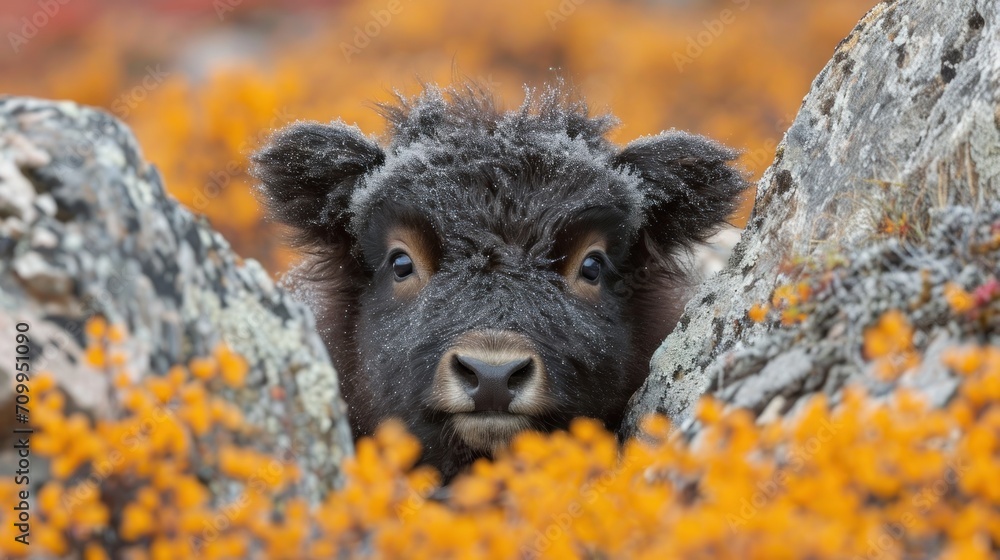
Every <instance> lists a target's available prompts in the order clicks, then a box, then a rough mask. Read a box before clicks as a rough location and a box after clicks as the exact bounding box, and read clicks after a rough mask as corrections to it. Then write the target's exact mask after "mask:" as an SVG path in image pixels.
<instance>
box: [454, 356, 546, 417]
mask: <svg viewBox="0 0 1000 560" xmlns="http://www.w3.org/2000/svg"><path fill="white" fill-rule="evenodd" d="M534 362H535V360H534V359H533V357H532V356H531V355H524V356H519V357H516V358H514V359H511V360H509V361H505V362H503V363H494V362H488V361H485V360H482V359H479V358H476V357H474V356H472V355H469V354H462V353H456V354H455V355H454V360H453V362H452V367H451V369H452V372H453V374H454V375H455V376H456V377H457V378H458V379H459V380H460V382H461V384H462V386H463V388H464V389H465V392H466V394H468V395H469V396H470V397H472V402H473V403H474V404H475V407H476V412H486V411H499V412H507V408H508V407H509V406H510V403H511V402H513V400H514V398H515V397H516V396H517V392H518V390H519V389H521V388H522V387H523V386H524V385H525V384H526V383H527V382H528V380H529V379H530V378H531V376H532V375H535V373H536V372H535V369H536V368H535V363H534Z"/></svg>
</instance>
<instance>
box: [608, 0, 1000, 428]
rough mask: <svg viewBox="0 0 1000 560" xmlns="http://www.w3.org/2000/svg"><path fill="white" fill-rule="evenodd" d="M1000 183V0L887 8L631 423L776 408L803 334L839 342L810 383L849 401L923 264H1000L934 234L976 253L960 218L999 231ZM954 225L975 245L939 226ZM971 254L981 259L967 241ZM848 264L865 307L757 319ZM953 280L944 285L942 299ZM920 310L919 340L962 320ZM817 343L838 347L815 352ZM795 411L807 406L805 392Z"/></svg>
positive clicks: (815, 99)
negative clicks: (798, 320) (863, 343)
mask: <svg viewBox="0 0 1000 560" xmlns="http://www.w3.org/2000/svg"><path fill="white" fill-rule="evenodd" d="M998 194H1000V4H998V3H997V2H995V1H994V0H954V1H950V2H940V1H938V0H905V1H903V0H901V1H898V2H882V3H880V4H879V5H877V6H876V7H875V8H873V9H872V11H871V12H870V13H869V14H868V15H866V16H865V17H864V18H863V19H862V20H861V22H860V23H859V24H858V26H857V27H856V28H855V29H854V31H853V32H852V33H851V34H850V35H849V36H848V37H847V38H846V39H844V41H843V42H841V44H840V46H839V47H838V48H837V50H836V52H835V54H834V57H833V59H832V60H831V61H830V62H829V63H828V64H827V66H826V67H825V68H824V69H823V71H822V72H821V73H820V74H819V76H818V77H817V78H816V80H815V81H814V82H813V85H812V89H811V91H810V93H809V94H808V95H807V96H806V98H805V100H804V101H803V104H802V107H801V109H800V111H799V114H798V116H797V117H796V119H795V121H794V123H793V124H792V127H791V128H790V129H789V130H788V132H787V133H786V135H785V138H784V140H783V141H782V142H781V144H780V145H779V146H778V149H777V154H776V157H775V161H774V163H773V164H772V166H771V167H770V168H769V169H768V170H767V172H765V174H764V176H763V177H762V179H761V180H760V182H759V183H758V191H757V200H756V202H755V207H754V210H753V213H752V215H751V217H750V220H749V222H748V225H747V228H746V230H745V231H744V233H743V236H742V239H741V241H740V243H739V244H738V245H737V246H736V248H735V249H734V251H733V256H732V258H731V259H730V261H729V263H728V265H727V266H726V268H725V269H724V270H722V271H721V272H720V273H719V274H718V275H716V276H715V277H713V278H711V279H709V280H708V281H706V282H705V283H703V284H702V285H701V287H700V289H699V290H698V292H697V294H696V295H695V296H694V297H693V298H692V299H691V302H692V303H690V304H689V305H688V306H687V309H686V310H685V313H684V315H683V316H682V318H681V322H680V324H679V326H678V327H677V329H676V330H675V332H673V333H672V334H671V335H670V336H669V337H667V339H666V340H665V341H664V343H663V345H662V346H661V347H660V349H659V350H658V351H657V353H656V354H655V355H654V356H653V359H652V361H651V374H650V377H649V379H648V380H647V382H646V384H645V385H644V386H643V387H642V388H641V389H640V390H639V391H638V392H637V393H636V394H635V395H634V396H633V399H632V401H631V402H630V406H629V411H628V415H627V419H626V423H625V427H624V429H623V431H624V432H625V433H626V434H628V433H632V432H634V429H635V427H636V425H637V422H638V420H639V419H641V418H642V417H643V416H645V415H647V414H650V413H654V412H658V413H663V414H666V415H667V416H669V417H670V418H672V419H673V420H675V421H676V422H677V423H678V425H682V424H684V423H685V419H687V418H688V417H689V416H690V413H691V409H692V405H693V404H694V403H695V402H696V400H697V399H698V398H699V397H700V396H701V395H703V394H706V393H708V392H715V393H716V396H718V397H720V398H723V399H724V400H726V401H727V402H737V401H738V402H740V403H752V404H753V406H755V407H764V406H766V405H767V403H768V402H769V401H770V398H769V396H768V395H770V394H771V393H774V392H775V391H776V388H775V387H774V385H775V384H776V383H777V381H775V382H774V383H772V382H767V381H764V380H761V379H759V378H760V377H761V376H764V375H765V374H764V372H763V371H762V368H764V364H765V363H766V362H767V361H768V360H769V359H771V358H774V357H776V356H781V355H783V353H784V352H787V351H788V349H790V348H792V344H795V345H797V346H799V347H806V344H807V340H809V341H813V340H815V341H820V340H826V344H825V345H822V346H824V347H823V348H812V349H811V353H812V355H813V356H814V357H813V360H814V366H815V367H817V368H818V369H817V370H816V373H814V374H811V375H819V376H825V378H824V379H822V380H821V381H820V382H813V383H811V384H809V385H808V386H809V387H814V389H812V391H824V392H830V393H832V394H834V396H835V393H836V391H838V390H839V388H840V387H841V386H842V385H843V382H844V381H846V379H848V378H859V379H868V380H869V381H870V377H866V375H865V374H864V369H865V363H864V360H863V359H862V357H861V356H860V354H859V353H858V352H857V348H858V347H857V346H856V344H857V343H858V341H859V340H860V337H861V334H862V329H863V327H864V326H866V325H870V324H871V323H872V321H874V320H875V318H876V317H877V316H878V314H879V313H881V312H882V311H885V310H886V309H888V308H890V307H892V306H895V305H904V304H908V303H912V302H903V301H900V300H899V298H900V297H902V296H903V295H904V294H905V295H908V296H913V297H917V296H919V295H920V294H919V293H916V294H915V293H913V291H912V290H911V289H910V288H912V287H914V285H917V286H921V285H922V283H921V282H919V281H918V278H919V276H920V274H921V272H920V271H921V270H928V271H930V273H931V274H932V275H933V276H934V281H935V282H940V283H943V282H945V281H947V280H949V279H950V280H956V281H960V280H962V279H964V280H966V281H969V282H972V281H974V280H975V279H976V278H980V277H983V276H984V275H985V274H987V273H989V272H990V271H989V270H988V269H989V267H991V266H992V267H994V268H993V270H994V271H995V270H996V268H997V267H996V260H995V259H996V255H995V253H993V254H990V255H986V257H987V258H985V259H984V258H981V257H979V258H977V259H978V260H977V259H971V260H969V259H968V258H957V257H958V256H957V255H953V256H952V257H949V256H947V255H943V254H941V253H940V251H939V250H938V249H940V247H934V246H933V244H934V243H938V244H942V246H947V247H950V248H953V249H961V244H962V242H964V241H969V239H970V238H969V236H968V232H962V231H958V230H954V231H953V230H951V229H948V228H951V227H953V226H955V224H957V223H960V222H962V221H963V220H964V221H965V223H966V224H967V225H968V226H970V227H972V228H973V229H974V230H976V231H979V230H978V229H976V228H989V227H990V224H989V223H988V220H989V219H992V218H993V217H995V212H996V210H995V201H997V200H998V198H1000V197H998ZM904 217H905V220H906V227H907V229H908V231H907V232H906V235H905V237H906V238H907V242H906V243H905V244H903V245H900V246H897V247H895V248H893V247H891V244H892V243H893V241H892V240H891V239H888V237H889V236H887V235H886V234H885V233H883V230H884V225H885V224H886V223H892V222H896V223H901V222H900V220H901V219H902V218H904ZM942 220H943V221H944V222H947V224H948V225H947V226H946V228H945V229H947V230H948V231H950V232H952V233H953V234H955V235H959V236H960V240H961V239H963V238H964V241H958V242H955V241H953V240H949V239H945V238H944V237H933V238H932V237H929V236H928V235H929V232H930V231H931V229H932V228H934V227H936V225H938V224H940V223H942ZM879 244H881V245H879ZM876 245H878V247H875V248H873V246H876ZM913 245H916V246H918V247H920V250H922V251H923V253H921V254H922V257H921V258H926V259H928V260H927V262H925V263H917V262H915V261H912V260H909V261H907V264H906V265H905V266H904V265H903V264H900V265H899V266H895V265H893V266H881V265H879V264H878V263H876V262H874V261H871V260H868V261H867V262H868V264H867V265H864V266H862V265H859V264H858V262H859V260H864V259H866V258H870V257H871V256H873V255H874V256H876V257H877V258H890V257H891V258H897V260H898V259H900V258H905V257H906V255H908V254H909V253H910V252H911V251H912V246H913ZM866 251H867V253H866ZM959 252H960V253H963V251H959ZM866 255H867V256H866ZM953 257H956V258H953ZM964 257H971V255H969V254H968V253H967V251H966V252H964ZM904 260H905V259H904ZM845 262H846V263H849V264H850V265H851V266H850V267H848V268H847V269H843V270H841V272H840V273H838V274H836V275H835V276H834V280H832V281H833V282H835V283H836V282H841V283H843V282H848V281H849V282H850V283H851V286H850V288H849V293H850V294H851V297H852V298H854V301H853V303H854V304H855V305H856V307H849V306H846V303H847V302H846V301H841V300H839V299H838V298H841V297H843V296H844V293H841V292H839V291H837V290H840V289H841V287H839V286H834V287H832V288H831V290H832V291H831V292H830V293H828V294H824V295H821V296H817V297H818V298H820V299H822V298H827V299H825V300H823V301H824V302H827V303H828V305H826V306H825V307H824V305H822V304H820V305H818V306H817V308H816V309H813V310H812V311H811V314H810V316H809V318H808V319H807V320H806V321H805V323H802V324H800V325H797V326H795V327H793V328H790V329H784V328H779V327H778V326H776V325H774V324H773V323H771V322H764V323H761V324H756V323H753V322H751V321H749V320H748V319H747V315H746V314H747V311H748V310H749V309H750V307H751V306H752V305H754V304H755V303H758V302H768V301H770V300H771V296H772V294H773V292H774V290H775V288H776V287H778V286H780V285H783V284H790V283H793V282H798V281H800V280H803V279H804V278H805V279H808V278H809V277H810V274H815V273H816V272H817V271H823V270H830V269H837V266H835V265H837V264H838V263H845ZM906 266H917V267H919V268H918V269H917V270H912V269H909V268H906ZM935 267H937V268H935ZM852 273H853V274H865V275H868V276H864V277H852V276H850V274H852ZM974 277H975V278H974ZM914 282H917V284H914ZM940 283H939V284H935V286H936V289H937V290H938V292H937V293H936V294H935V296H936V297H939V298H940V297H941V294H940V289H941V284H940ZM702 301H712V302H713V303H712V304H709V305H706V304H702V303H700V302H702ZM838 302H840V303H838ZM931 307H933V306H931ZM906 308H907V309H908V308H909V307H908V306H907V307H906ZM913 313H914V315H913V316H912V318H913V319H914V321H915V323H917V325H918V335H917V337H916V338H917V339H919V340H918V342H920V341H922V340H923V341H925V339H929V338H930V336H931V335H930V334H928V333H927V332H926V329H937V328H938V327H936V326H934V325H932V321H933V320H941V321H945V322H947V321H948V320H949V319H948V317H947V316H946V314H945V312H944V310H943V309H941V308H934V309H917V310H915V311H914V312H913ZM836 325H839V326H837V327H836V329H837V330H838V331H840V333H839V334H840V339H839V340H838V341H836V342H834V341H833V339H826V338H825V337H826V335H827V332H826V331H824V330H823V329H832V328H834V327H835V326H836ZM987 327H989V328H992V326H987ZM935 332H936V330H935ZM994 333H995V331H994ZM921 337H922V338H921ZM851 348H854V349H855V351H854V353H853V355H852V354H851V353H850V352H849V349H851ZM816 352H825V353H826V355H825V357H823V358H822V359H820V360H819V362H815V360H816V359H817V358H816ZM771 372H774V373H773V374H774V375H777V374H779V371H778V370H777V369H769V370H768V371H767V374H766V375H767V376H770V375H772V373H771ZM748 377H753V378H754V380H753V381H742V382H741V383H742V386H741V387H739V388H735V387H733V386H732V385H727V383H735V382H740V381H739V380H740V379H744V380H745V379H746V378H748ZM793 377H794V376H793ZM719 380H721V381H719ZM713 382H714V383H715V385H714V386H713ZM789 382H790V383H799V382H800V380H798V379H797V378H796V379H789ZM777 384H780V383H777ZM872 387H873V389H875V388H876V387H875V386H874V384H873V385H872ZM755 388H756V389H755ZM883 390H887V389H883ZM940 390H942V391H944V390H946V388H945V387H941V388H940ZM782 394H784V393H782ZM785 396H786V398H787V395H785ZM938 400H940V399H938ZM788 406H789V407H794V399H793V400H792V401H791V402H789V403H788ZM758 412H759V409H758Z"/></svg>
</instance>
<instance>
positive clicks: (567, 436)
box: [0, 313, 1000, 560]
mask: <svg viewBox="0 0 1000 560" xmlns="http://www.w3.org/2000/svg"><path fill="white" fill-rule="evenodd" d="M91 326H92V327H93V331H92V334H94V333H101V334H104V333H106V332H108V331H107V330H106V329H105V330H103V331H102V330H101V329H100V328H99V327H100V326H101V325H99V324H94V325H91ZM88 332H91V331H90V328H88ZM910 333H911V329H910V327H909V325H908V324H907V323H906V321H905V319H903V318H902V317H901V316H899V315H898V314H896V313H889V314H887V315H886V316H885V317H883V318H882V320H881V321H880V322H879V323H878V324H877V325H876V326H874V327H873V328H872V329H871V330H870V331H869V333H868V335H867V336H866V339H865V352H866V354H867V355H869V356H871V357H872V358H874V359H883V358H885V357H887V356H892V355H899V354H901V353H904V354H905V353H907V352H912V347H911V345H910V340H911V334H910ZM107 338H108V337H107V336H106V335H105V336H104V339H103V342H101V344H104V345H105V346H109V345H108V344H107ZM95 344H97V343H96V342H95ZM110 348H112V350H111V351H113V345H110ZM229 360H235V361H239V359H238V357H235V356H233V355H232V354H225V353H222V352H217V353H216V355H215V356H214V357H213V358H211V359H208V360H204V361H202V360H198V361H194V362H192V363H191V364H190V365H189V366H188V367H180V366H179V367H176V368H174V369H173V370H171V372H170V373H169V374H168V375H167V376H165V377H162V378H160V377H149V378H147V379H145V380H143V381H141V382H138V383H125V382H122V383H119V384H118V386H116V388H115V390H116V391H118V392H119V396H120V398H119V399H118V401H117V402H121V403H123V406H122V407H121V410H120V411H119V412H118V414H116V415H115V417H114V418H111V419H106V420H98V421H91V420H89V419H87V418H85V417H83V416H81V415H80V414H79V413H72V412H70V411H69V410H67V406H66V403H65V400H64V398H63V397H62V395H61V393H60V392H59V391H58V390H56V388H55V386H54V382H53V380H52V378H51V377H48V376H44V375H43V376H40V377H39V378H37V379H36V380H35V381H34V386H33V387H32V391H33V392H34V393H35V394H36V398H37V399H38V401H37V402H38V409H37V412H35V414H37V418H38V431H39V433H38V434H37V435H36V436H35V439H34V440H33V441H32V446H33V449H34V450H35V451H36V452H37V453H38V454H40V455H43V456H47V457H49V458H51V460H52V477H51V480H49V481H47V482H45V484H44V485H43V486H42V488H41V491H40V493H39V494H38V496H37V511H38V512H39V517H40V521H39V522H37V523H36V525H33V527H32V535H33V547H32V549H31V551H33V552H37V553H49V554H53V555H63V554H66V553H68V552H69V551H71V550H76V551H78V552H81V553H83V555H84V557H85V558H88V559H95V560H96V559H100V558H108V557H110V556H115V557H119V556H120V557H123V558H153V559H159V558H194V557H198V558H245V557H259V558H289V559H291V558H317V559H318V558H329V557H334V556H338V557H386V558H393V557H408V558H434V559H437V558H465V557H482V558H512V557H522V558H536V557H558V558H650V559H652V558H657V559H658V558H708V557H711V558H762V559H764V558H768V559H769V558H831V559H833V558H854V557H860V558H905V557H915V556H919V557H923V556H926V555H938V554H939V555H941V557H943V558H955V559H958V558H961V559H976V558H984V559H985V558H990V557H995V555H996V554H997V553H998V552H1000V485H997V484H996V473H997V472H1000V348H996V347H964V348H957V349H955V350H953V351H951V352H949V353H948V354H947V356H946V358H945V363H946V364H947V366H948V367H949V368H951V369H952V370H953V371H954V372H955V374H956V375H958V376H959V377H960V378H961V379H962V384H961V387H960V389H959V391H958V393H957V395H956V396H955V398H954V399H953V400H952V402H950V403H949V404H948V405H947V406H945V407H944V408H939V409H932V408H930V407H928V406H927V405H925V403H924V402H923V401H922V400H921V399H920V397H918V396H917V395H915V394H913V393H910V392H907V391H899V392H897V393H896V394H895V395H894V396H893V397H892V398H891V399H889V401H888V402H885V403H881V404H876V403H874V402H872V401H871V400H869V399H868V398H867V397H866V396H865V395H864V394H862V393H861V392H859V391H855V390H848V391H847V392H846V393H845V395H844V398H843V400H842V402H841V403H840V404H839V405H838V406H837V407H836V408H831V407H830V406H828V404H827V402H826V401H825V399H823V398H821V397H814V398H813V399H812V400H810V401H809V402H808V403H807V404H806V406H805V407H804V408H803V409H802V410H801V411H800V412H799V413H798V414H797V415H796V416H794V417H791V418H788V419H786V420H785V421H782V422H775V423H770V424H766V425H761V424H758V423H757V422H756V421H755V419H754V417H753V416H752V414H751V413H750V412H748V411H746V410H730V409H726V408H725V407H724V406H723V405H722V404H721V403H719V402H717V401H714V400H712V399H705V400H703V401H702V402H701V404H700V405H699V407H698V411H697V418H698V420H699V421H700V422H701V423H702V425H703V426H704V427H703V428H702V430H701V431H700V433H699V434H698V435H697V436H696V437H695V438H694V439H693V440H692V441H687V440H686V439H684V438H677V437H673V436H671V435H670V426H669V425H668V423H667V422H666V421H665V420H664V419H663V418H659V417H652V418H649V419H647V421H646V422H645V423H644V435H643V436H642V437H640V438H639V439H636V440H631V441H629V442H627V443H626V444H625V446H624V447H623V448H620V447H619V445H618V442H617V440H616V438H615V437H614V435H612V434H610V433H608V432H606V431H605V430H604V429H603V428H602V427H601V426H600V425H599V424H598V423H597V422H595V421H592V420H586V419H579V420H577V421H575V422H574V423H573V424H572V426H571V428H570V430H569V431H568V432H556V433H553V434H549V435H542V434H537V433H525V434H522V435H521V436H520V437H518V438H517V439H516V440H515V442H514V443H513V445H512V446H511V448H510V449H509V450H507V451H505V452H504V453H502V454H501V455H500V456H499V457H498V458H497V459H496V460H494V461H492V462H490V461H485V460H482V461H479V462H477V463H476V464H475V465H473V467H472V469H471V471H470V472H468V473H467V474H464V475H461V476H460V477H459V478H458V479H456V480H455V481H454V482H453V483H452V484H451V485H449V486H448V487H444V488H442V487H441V486H440V479H439V477H438V475H437V473H435V472H434V471H433V470H431V469H428V468H427V467H423V466H414V465H415V464H416V462H417V459H418V457H419V455H420V449H419V445H418V444H417V442H416V440H415V439H414V438H413V437H411V436H409V435H408V434H407V433H406V431H405V429H404V428H403V427H402V426H401V425H399V424H395V423H389V424H386V425H384V426H383V427H382V428H381V429H380V430H379V431H378V433H377V434H376V435H375V436H374V437H373V438H371V439H365V440H362V441H360V442H359V443H358V446H357V452H356V455H355V457H353V458H351V459H350V460H348V462H347V464H346V465H345V467H344V468H345V473H346V479H347V482H346V484H345V486H344V487H343V488H342V489H341V490H339V491H337V492H334V493H332V494H330V495H329V496H327V497H326V498H325V499H324V500H323V501H322V503H320V504H318V505H316V506H312V507H310V505H309V504H308V503H307V502H306V501H305V500H303V499H301V498H294V497H293V498H289V497H288V496H287V492H286V491H287V488H288V487H289V486H288V484H289V483H290V482H292V481H294V480H296V477H297V473H296V470H295V468H294V466H293V464H292V462H290V461H285V460H282V459H280V458H272V457H267V456H265V455H262V454H261V453H259V452H257V451H253V450H251V449H249V448H248V447H245V446H241V445H239V444H238V443H237V441H238V439H239V437H238V436H239V434H240V431H241V427H240V425H239V424H240V422H239V418H238V415H237V414H236V413H234V412H233V411H231V410H227V409H226V407H225V406H224V405H225V403H223V404H217V400H216V399H214V398H213V397H212V396H211V391H210V389H211V387H213V386H214V385H213V384H215V383H220V382H222V383H225V382H226V381H225V379H226V376H224V375H223V374H222V373H221V371H220V370H222V369H225V368H226V367H227V366H224V365H222V364H225V363H227V362H228V361H229ZM240 370H242V367H241V368H240ZM196 371H197V372H199V373H197V374H196V373H195V372H196ZM119 373H122V372H119ZM120 379H125V377H120ZM216 406H219V407H222V410H223V413H222V414H220V415H218V416H217V415H215V414H214V413H213V412H212V411H213V410H215V408H214V407H216ZM199 407H200V408H202V409H203V410H202V411H201V412H200V413H198V414H194V413H192V412H191V410H193V409H194V408H199ZM183 411H188V412H183ZM200 415H207V417H208V422H209V426H210V429H209V430H205V428H204V426H203V425H202V424H201V423H200V422H202V420H200V419H199V418H201V416H200ZM212 435H214V436H216V437H215V438H214V439H212V438H210V436H212ZM205 473H211V477H210V480H211V486H209V485H208V483H206V482H205V478H204V476H203V475H204V474H205ZM223 486H230V487H234V488H237V489H239V490H240V491H239V493H238V496H239V497H238V498H237V499H235V500H230V501H222V502H221V503H220V499H219V498H218V496H217V494H216V493H215V491H216V489H218V488H220V487H223ZM13 491H14V488H13V487H12V485H11V484H10V483H9V482H7V481H2V482H0V499H4V498H5V497H8V498H9V497H10V493H11V492H13ZM8 515H9V511H7V510H3V511H0V551H2V552H4V553H6V554H9V555H12V556H17V555H18V554H23V553H24V552H26V550H25V549H24V548H17V547H13V546H12V544H11V543H13V542H14V541H13V539H12V538H10V537H11V536H12V535H10V534H9V532H10V531H12V528H11V524H10V523H9V522H8V520H7V519H6V518H5V516H8ZM109 531H111V532H112V533H109ZM109 534H114V538H108V536H107V535H109ZM18 546H19V547H20V546H21V545H18Z"/></svg>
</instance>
